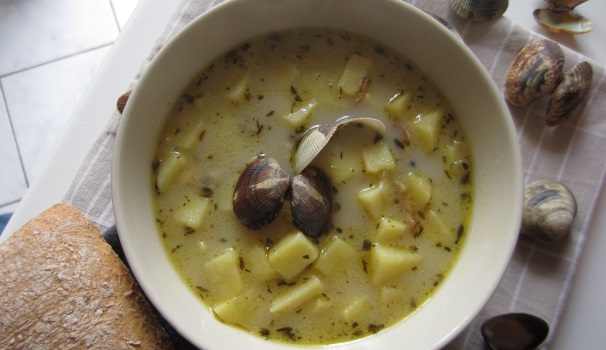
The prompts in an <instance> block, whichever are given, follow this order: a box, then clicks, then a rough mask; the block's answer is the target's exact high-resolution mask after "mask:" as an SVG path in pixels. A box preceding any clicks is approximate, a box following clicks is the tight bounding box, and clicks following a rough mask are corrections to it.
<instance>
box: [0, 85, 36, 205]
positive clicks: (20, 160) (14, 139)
mask: <svg viewBox="0 0 606 350" xmlns="http://www.w3.org/2000/svg"><path fill="white" fill-rule="evenodd" d="M0 92H1V93H2V103H4V108H5V109H6V116H7V117H8V125H9V126H10V128H11V135H13V143H14V144H15V148H16V149H17V156H18V157H19V165H20V166H21V176H23V179H24V180H25V187H27V188H29V181H28V179H27V174H26V173H25V165H24V164H23V157H22V156H21V149H20V148H19V143H18V142H17V135H15V127H14V125H13V119H12V118H11V111H10V109H9V108H8V103H6V94H5V93H4V85H3V84H2V80H1V79H0ZM8 204H11V203H8Z"/></svg>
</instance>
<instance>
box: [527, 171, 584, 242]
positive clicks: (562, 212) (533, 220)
mask: <svg viewBox="0 0 606 350" xmlns="http://www.w3.org/2000/svg"><path fill="white" fill-rule="evenodd" d="M576 213H577V202H576V200H575V198H574V195H573V194H572V192H571V191H570V190H569V189H568V187H566V186H565V185H564V184H562V183H560V182H558V181H554V180H539V181H535V182H532V183H530V184H529V185H528V186H526V188H525V189H524V212H523V214H522V228H521V233H522V234H525V235H527V236H529V237H532V238H534V239H536V240H538V241H542V242H553V241H556V240H558V239H560V238H562V237H564V236H565V235H566V234H567V233H568V232H569V231H570V228H571V227H572V222H573V221H574V218H575V216H576Z"/></svg>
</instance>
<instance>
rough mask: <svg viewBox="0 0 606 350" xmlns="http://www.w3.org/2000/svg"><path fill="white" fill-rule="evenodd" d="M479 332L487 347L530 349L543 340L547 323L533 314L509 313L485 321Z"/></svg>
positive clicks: (547, 328)
mask: <svg viewBox="0 0 606 350" xmlns="http://www.w3.org/2000/svg"><path fill="white" fill-rule="evenodd" d="M481 332H482V337H483V338H484V342H485V343H486V345H487V347H488V349H492V350H511V349H516V350H532V349H535V348H536V347H537V346H539V345H540V344H541V343H542V342H543V341H545V339H546V338H547V335H548V334H549V325H548V324H547V322H545V321H544V320H543V319H541V318H538V317H536V316H534V315H529V314H524V313H509V314H503V315H499V316H495V317H493V318H490V319H488V320H487V321H485V322H484V323H483V324H482V329H481Z"/></svg>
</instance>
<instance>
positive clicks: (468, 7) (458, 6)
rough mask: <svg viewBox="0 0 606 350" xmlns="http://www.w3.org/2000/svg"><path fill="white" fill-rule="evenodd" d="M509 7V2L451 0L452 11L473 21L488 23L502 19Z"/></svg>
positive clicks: (499, 0)
mask: <svg viewBox="0 0 606 350" xmlns="http://www.w3.org/2000/svg"><path fill="white" fill-rule="evenodd" d="M508 6H509V0H450V8H451V9H452V11H453V12H454V13H455V14H457V16H459V17H461V18H464V19H468V20H471V21H488V20H491V19H494V18H497V17H500V16H502V15H503V13H505V11H506V10H507V7H508Z"/></svg>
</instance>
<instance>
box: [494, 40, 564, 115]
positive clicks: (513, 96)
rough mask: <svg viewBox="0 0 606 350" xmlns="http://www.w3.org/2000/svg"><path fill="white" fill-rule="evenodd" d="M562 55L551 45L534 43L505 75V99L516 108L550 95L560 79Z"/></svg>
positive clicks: (522, 51)
mask: <svg viewBox="0 0 606 350" xmlns="http://www.w3.org/2000/svg"><path fill="white" fill-rule="evenodd" d="M563 66H564V52H563V51H562V48H561V47H560V46H559V45H558V44H556V43H554V42H553V41H550V40H546V39H538V40H535V41H533V42H532V43H530V44H528V45H526V46H525V47H523V48H522V50H520V52H519V53H518V55H517V56H516V58H515V60H514V61H513V63H512V64H511V66H510V67H509V70H508V71H507V76H506V78H505V97H506V98H507V100H508V101H509V102H510V103H511V104H513V105H516V106H526V105H527V104H529V103H530V102H531V101H533V100H535V99H537V98H539V97H541V96H544V95H549V94H551V93H552V92H553V91H554V90H555V88H556V86H557V85H558V84H559V83H560V80H561V79H562V68H563Z"/></svg>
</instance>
